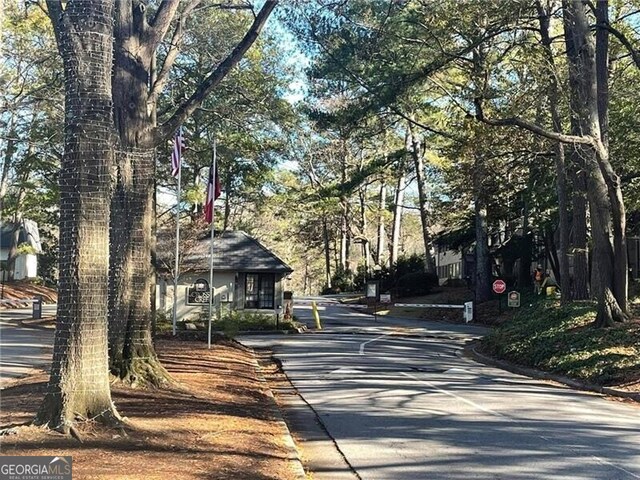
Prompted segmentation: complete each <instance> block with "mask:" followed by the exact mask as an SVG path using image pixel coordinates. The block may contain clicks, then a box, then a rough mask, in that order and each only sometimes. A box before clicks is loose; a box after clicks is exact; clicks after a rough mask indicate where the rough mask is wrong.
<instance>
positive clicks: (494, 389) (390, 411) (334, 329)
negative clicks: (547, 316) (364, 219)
mask: <svg viewBox="0 0 640 480" xmlns="http://www.w3.org/2000/svg"><path fill="white" fill-rule="evenodd" d="M322 302H324V303H326V302H327V300H326V299H323V300H322ZM303 303H304V304H303V305H300V303H298V306H297V307H296V308H295V310H294V313H295V314H296V315H297V316H298V317H300V318H301V319H303V320H306V321H307V323H308V324H309V326H310V327H313V322H312V321H311V316H310V307H308V306H307V305H306V303H308V302H303ZM320 314H321V318H322V319H323V330H322V333H320V332H315V331H313V330H311V332H310V333H307V334H304V335H295V336H279V337H276V336H272V337H268V338H267V337H255V338H244V339H242V341H243V342H244V343H246V344H248V345H251V346H254V347H259V346H268V347H270V348H271V349H272V350H273V351H274V353H275V356H276V357H277V358H278V359H279V360H280V361H281V362H282V365H283V368H284V370H285V372H286V373H287V375H288V376H289V378H290V379H291V381H292V383H293V384H294V386H295V387H296V389H297V391H298V392H299V393H300V395H301V396H302V397H303V398H304V401H306V402H308V404H309V405H311V407H312V408H313V410H314V411H315V413H316V414H317V415H318V418H319V420H320V422H321V423H322V424H323V425H324V427H325V428H326V430H327V431H328V432H329V434H330V436H331V437H332V439H333V440H334V441H335V445H336V446H337V449H338V450H339V453H340V454H341V455H340V457H343V458H344V459H346V461H345V462H339V461H335V458H338V457H335V456H334V457H333V459H331V457H324V459H325V460H326V461H325V462H324V463H323V459H320V461H316V462H315V463H314V462H313V461H312V462H311V463H312V465H313V467H314V479H316V480H317V479H334V478H338V477H340V478H348V477H347V476H346V472H345V470H347V469H349V467H350V469H351V473H350V475H351V478H357V477H359V478H362V479H367V480H368V479H376V480H377V479H390V480H391V479H393V480H404V479H407V480H409V479H411V480H415V479H469V478H477V479H513V480H519V479H567V480H569V479H571V480H575V479H598V480H603V479H611V480H613V479H640V409H639V408H638V407H636V406H633V405H628V404H623V403H620V402H615V401H611V400H606V399H604V398H602V397H601V396H599V395H594V394H586V393H581V392H577V391H574V390H571V389H568V388H564V387H558V386H553V385H550V384H549V383H547V382H543V381H539V380H533V379H529V378H526V377H522V376H519V375H515V374H512V373H509V372H505V371H503V370H500V369H497V368H493V367H488V366H484V365H481V364H479V363H476V362H474V361H472V360H470V359H468V358H466V357H464V356H463V355H462V349H463V347H464V344H465V342H466V341H468V340H470V339H472V338H474V337H477V336H478V335H481V334H482V332H483V329H482V328H480V327H476V326H472V325H463V324H461V325H448V324H444V323H439V322H428V321H423V320H422V321H421V320H411V321H407V320H402V319H385V318H378V320H377V321H375V320H374V319H373V317H372V316H370V315H365V314H362V313H358V312H353V311H352V310H350V309H345V308H344V307H338V306H331V305H330V304H329V305H324V306H323V307H322V310H321V312H320ZM325 444H326V441H325ZM302 446H303V450H305V445H304V442H303V445H302ZM315 448H316V447H315V446H314V445H308V448H307V449H306V451H307V455H308V456H310V457H312V456H313V454H314V449H315Z"/></svg>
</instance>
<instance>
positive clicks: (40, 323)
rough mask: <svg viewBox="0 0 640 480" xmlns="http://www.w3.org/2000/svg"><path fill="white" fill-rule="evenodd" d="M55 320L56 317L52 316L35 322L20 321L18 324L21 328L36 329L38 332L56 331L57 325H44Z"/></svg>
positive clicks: (30, 320) (28, 320) (31, 320)
mask: <svg viewBox="0 0 640 480" xmlns="http://www.w3.org/2000/svg"><path fill="white" fill-rule="evenodd" d="M55 319H56V317H55V315H52V316H48V317H44V318H40V319H37V320H34V319H27V320H20V321H19V322H18V323H19V325H20V326H21V327H25V328H35V329H37V330H55V325H50V326H46V325H43V324H45V323H48V322H50V321H51V320H55Z"/></svg>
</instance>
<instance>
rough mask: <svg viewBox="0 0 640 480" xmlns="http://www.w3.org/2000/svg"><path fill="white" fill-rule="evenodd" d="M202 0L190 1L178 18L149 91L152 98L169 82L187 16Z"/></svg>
mask: <svg viewBox="0 0 640 480" xmlns="http://www.w3.org/2000/svg"><path fill="white" fill-rule="evenodd" d="M200 1H201V0H193V1H192V2H191V3H189V5H187V7H186V8H185V9H184V11H183V12H182V14H181V15H180V18H179V19H178V24H177V25H176V28H175V30H174V31H173V36H172V37H171V42H170V45H171V46H170V47H169V51H168V52H167V56H166V58H165V59H164V63H163V64H162V68H161V69H160V71H159V72H158V74H157V76H156V81H155V82H154V84H153V85H152V86H151V91H150V92H149V98H150V99H152V100H155V99H156V97H157V96H158V95H159V94H160V92H161V91H162V89H163V88H164V86H165V84H166V83H167V80H168V78H169V72H170V71H171V67H173V64H174V63H175V61H176V58H178V53H180V42H181V41H182V37H183V35H184V27H185V23H186V22H187V18H188V17H189V15H190V14H191V13H192V12H193V11H194V10H195V9H196V7H197V6H198V5H199V4H200ZM154 55H155V53H154Z"/></svg>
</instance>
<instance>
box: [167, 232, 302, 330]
mask: <svg viewBox="0 0 640 480" xmlns="http://www.w3.org/2000/svg"><path fill="white" fill-rule="evenodd" d="M163 236H164V237H170V235H166V234H163ZM167 240H168V241H167ZM210 245H211V244H210V236H209V234H206V235H204V236H203V237H202V238H199V239H197V240H196V241H193V242H191V243H188V244H185V247H184V250H183V251H182V254H181V255H182V259H181V262H180V265H181V266H180V270H181V274H180V276H179V278H178V292H177V320H178V321H182V320H194V319H196V318H198V317H199V316H200V315H202V313H203V312H204V311H205V309H207V308H208V305H209V292H211V291H213V295H214V297H213V304H214V305H215V307H216V309H217V308H222V309H225V310H234V311H238V310H244V311H251V312H258V313H273V312H274V310H275V309H276V308H277V307H282V306H283V305H284V299H283V292H284V287H283V281H284V279H285V278H286V277H287V276H289V275H290V274H291V273H292V272H293V270H292V269H291V267H289V266H288V265H287V264H286V263H284V262H283V261H282V260H281V259H280V258H278V256H277V255H276V254H275V253H273V252H272V251H271V250H269V249H268V248H267V247H265V246H264V245H262V244H261V243H260V242H259V241H258V240H256V239H255V238H253V237H251V236H250V235H248V234H247V233H245V232H242V231H227V232H222V233H220V234H216V237H215V238H214V243H213V252H214V253H213V289H211V287H210V285H209V258H210V257H209V252H210ZM158 249H159V260H160V261H159V269H158V270H159V275H158V284H157V287H156V308H157V309H158V311H164V312H167V314H170V313H171V311H172V309H173V276H172V275H173V274H172V273H171V271H170V270H169V269H168V268H167V266H169V265H173V264H172V258H170V257H169V255H168V254H169V252H170V251H171V241H170V238H168V239H167V238H165V239H164V240H163V241H160V239H159V241H158ZM161 249H162V250H161Z"/></svg>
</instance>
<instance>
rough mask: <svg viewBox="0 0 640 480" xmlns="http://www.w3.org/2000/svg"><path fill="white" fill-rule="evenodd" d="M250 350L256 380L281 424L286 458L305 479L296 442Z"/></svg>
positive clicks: (300, 479)
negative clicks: (286, 451)
mask: <svg viewBox="0 0 640 480" xmlns="http://www.w3.org/2000/svg"><path fill="white" fill-rule="evenodd" d="M246 348H250V347H246ZM250 350H251V352H252V353H253V367H254V369H255V372H256V375H257V376H258V380H259V381H260V382H261V383H262V384H263V388H264V391H265V394H266V395H267V397H269V398H270V400H271V408H272V410H273V412H274V414H275V415H274V416H276V418H277V420H276V422H277V423H278V424H279V425H280V426H281V428H282V429H283V431H284V432H285V433H284V444H285V447H286V448H287V450H288V451H289V452H288V455H287V458H288V460H291V462H292V464H293V470H294V473H295V474H296V476H297V477H298V480H307V479H308V477H307V474H306V472H305V471H304V466H303V464H302V458H300V452H299V451H298V449H297V448H296V444H295V442H294V441H293V436H292V435H291V431H290V430H289V426H288V425H287V422H285V421H284V417H283V416H282V411H281V410H280V407H279V406H278V402H276V398H275V396H274V394H273V391H272V390H271V388H270V387H269V382H267V379H266V378H264V375H263V374H262V370H261V368H260V364H259V363H258V359H257V355H256V352H255V350H254V349H253V348H250Z"/></svg>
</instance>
